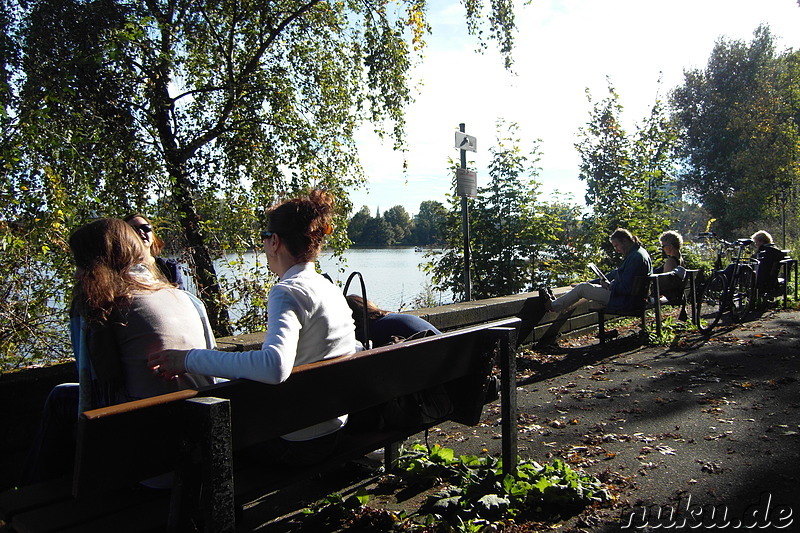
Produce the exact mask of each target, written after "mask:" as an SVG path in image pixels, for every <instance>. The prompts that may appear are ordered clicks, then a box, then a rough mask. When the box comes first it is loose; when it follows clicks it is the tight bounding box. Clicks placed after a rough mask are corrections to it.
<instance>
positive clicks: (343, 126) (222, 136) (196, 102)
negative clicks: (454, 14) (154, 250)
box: [0, 0, 514, 335]
mask: <svg viewBox="0 0 800 533" xmlns="http://www.w3.org/2000/svg"><path fill="white" fill-rule="evenodd" d="M465 5H466V20H467V25H468V28H469V30H470V31H471V32H472V33H473V34H475V35H477V36H479V40H480V39H482V38H481V37H480V36H481V35H482V32H483V30H484V29H487V28H488V39H489V40H495V41H496V42H498V43H499V45H500V50H501V53H502V54H503V56H504V58H505V61H506V64H507V65H510V64H511V47H512V44H513V35H514V16H513V9H512V5H511V3H510V2H509V1H502V2H492V3H491V5H488V6H484V4H483V2H482V1H481V0H470V1H468V2H466V3H465ZM2 8H3V9H2V10H0V24H2V25H3V28H4V30H5V31H4V34H3V38H4V40H3V41H2V42H0V53H2V58H0V59H2V62H1V63H0V64H2V66H3V67H4V68H3V76H4V77H3V79H0V82H5V83H3V91H2V97H3V104H4V105H5V114H4V115H3V120H4V122H3V127H4V130H3V134H4V146H3V150H4V152H5V155H7V157H6V159H5V160H6V161H8V162H10V163H8V164H6V166H5V168H4V169H3V174H2V180H3V188H2V190H3V191H4V195H6V194H7V195H9V196H16V197H20V196H21V197H22V198H18V199H19V201H17V202H11V203H10V206H9V207H8V208H5V209H4V210H3V212H2V214H1V215H2V218H3V219H5V220H18V219H19V220H26V221H40V220H42V218H43V217H44V216H45V214H46V215H47V216H48V217H51V216H54V215H53V214H54V213H59V215H58V217H60V221H59V224H60V225H59V226H57V227H56V226H50V228H51V229H53V231H54V232H55V233H56V234H58V238H59V240H60V241H61V242H63V241H64V237H65V236H66V234H67V233H68V231H69V230H71V229H73V228H74V227H76V226H78V225H80V224H82V223H85V222H86V221H88V220H90V219H91V218H92V217H94V216H97V215H101V214H102V215H107V216H122V215H125V214H127V213H130V212H132V211H141V212H144V213H146V214H148V215H150V216H152V217H154V218H157V219H158V220H159V223H160V224H162V226H161V227H162V228H164V229H165V230H167V231H169V230H175V231H174V232H172V233H170V235H171V237H172V239H173V240H174V241H176V243H175V248H176V249H178V250H181V251H184V256H183V259H184V260H185V261H186V262H187V263H189V265H190V267H191V268H192V273H193V276H194V278H195V280H196V283H197V288H198V292H199V293H200V295H201V297H203V299H204V301H205V303H206V305H207V307H208V309H209V316H210V318H211V322H212V325H213V327H214V329H215V332H216V333H217V334H220V335H224V334H227V333H230V332H231V326H230V323H229V318H228V315H227V304H228V303H229V301H230V298H231V295H230V294H228V292H227V291H226V287H224V286H223V285H221V282H224V280H220V279H219V278H218V276H217V273H216V270H215V267H214V262H213V259H214V258H215V257H217V256H218V255H219V254H220V253H221V252H223V251H226V250H227V249H228V248H229V247H230V246H235V247H237V248H239V249H244V248H246V247H247V246H249V245H252V242H253V237H254V235H255V234H256V230H257V229H258V227H259V225H260V223H262V222H263V216H264V210H265V208H266V207H267V206H269V205H270V204H272V203H274V202H275V201H276V200H277V199H279V198H281V197H283V196H286V195H289V194H292V193H295V192H297V191H300V190H302V189H304V188H306V187H309V186H317V187H324V188H327V189H329V190H331V191H332V192H333V193H334V194H335V195H336V196H337V197H338V198H339V200H340V207H341V213H340V217H341V221H340V222H341V223H340V224H337V226H339V227H344V225H345V224H344V223H343V222H344V217H345V216H346V214H347V213H348V212H349V210H350V207H351V206H350V204H349V200H348V196H347V191H349V190H352V189H353V188H355V187H357V186H358V185H359V184H361V183H362V182H363V181H364V176H363V174H362V172H361V169H360V166H359V164H358V158H357V151H356V145H355V141H354V134H355V131H356V128H357V127H359V125H361V124H363V123H364V122H371V123H372V124H374V127H375V129H376V130H377V131H378V133H379V134H381V135H383V136H389V137H391V138H392V139H394V142H395V145H396V146H397V147H402V146H403V142H404V110H405V107H406V105H407V104H408V103H409V102H410V101H411V99H412V96H411V92H410V90H409V87H410V82H409V72H410V68H411V66H412V65H413V64H414V62H415V61H418V60H420V59H421V57H422V50H423V48H424V45H425V38H426V36H427V34H428V33H429V31H430V28H429V26H428V23H427V21H426V5H425V3H424V2H418V1H416V0H397V1H395V2H388V1H383V0H382V1H380V2H377V3H373V2H366V3H365V2H357V1H346V2H327V1H323V0H306V1H302V0H300V1H298V0H279V1H277V2H267V3H265V2H245V1H238V0H237V1H232V2H217V1H214V0H201V1H197V0H143V1H132V0H38V1H37V2H29V1H27V0H17V1H13V0H11V1H8V2H3V3H2ZM50 240H52V239H50ZM335 241H336V243H337V244H338V246H340V247H341V246H344V245H346V243H347V238H346V235H344V233H343V232H342V233H340V234H339V235H337V236H336V239H335ZM40 244H41V243H39V242H36V243H32V244H31V245H32V246H34V247H36V246H39V245H40ZM60 252H61V253H64V252H65V250H63V248H62V249H60Z"/></svg>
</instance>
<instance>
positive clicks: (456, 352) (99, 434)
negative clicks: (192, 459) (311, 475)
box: [73, 318, 519, 496]
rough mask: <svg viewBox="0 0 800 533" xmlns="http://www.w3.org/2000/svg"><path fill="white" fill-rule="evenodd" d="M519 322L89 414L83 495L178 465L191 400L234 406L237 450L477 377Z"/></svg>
mask: <svg viewBox="0 0 800 533" xmlns="http://www.w3.org/2000/svg"><path fill="white" fill-rule="evenodd" d="M518 322H519V319H517V318H511V319H507V320H502V321H498V322H492V323H488V324H483V325H479V326H473V327H470V328H464V329H460V330H456V331H452V332H447V333H443V334H441V335H435V336H432V337H426V338H422V339H417V340H412V341H407V342H404V343H401V344H396V345H392V346H384V347H380V348H375V349H372V350H367V351H364V352H360V353H356V354H352V355H348V356H343V357H339V358H336V359H330V360H327V361H320V362H317V363H311V364H308V365H303V366H299V367H296V368H295V369H294V370H293V372H292V375H291V376H290V378H289V379H288V380H286V381H285V382H284V383H281V384H280V385H266V384H262V383H257V382H253V381H249V380H234V381H230V382H226V383H221V384H217V385H212V386H210V387H205V388H203V389H200V390H185V391H180V392H177V393H172V394H169V395H163V396H156V397H153V398H148V399H145V400H139V401H136V402H128V403H125V404H120V405H115V406H111V407H106V408H102V409H96V410H93V411H87V412H86V413H83V414H82V415H81V417H80V419H79V422H78V443H77V444H78V447H77V454H76V464H75V473H74V484H73V492H74V493H75V495H76V496H79V495H82V494H86V493H92V492H94V491H98V490H103V489H104V488H108V487H116V486H123V485H126V484H130V483H132V482H136V481H141V480H143V479H147V478H149V477H152V476H154V475H157V474H159V473H162V472H165V471H169V470H170V469H172V468H173V467H174V465H175V464H176V461H177V459H178V457H179V455H180V453H182V452H181V448H180V441H181V439H182V438H184V436H185V435H187V434H191V430H192V427H191V426H192V425H193V424H196V423H197V422H196V421H194V420H192V419H191V417H188V416H186V414H185V413H186V410H185V409H184V407H185V405H186V404H185V400H186V399H188V398H192V397H197V396H206V397H216V398H224V399H228V400H230V408H231V419H232V422H231V425H232V431H233V446H234V448H235V449H239V448H242V447H246V446H248V445H251V444H255V443H258V442H263V441H265V440H267V439H271V438H274V437H278V436H280V435H283V434H285V433H289V432H291V431H295V430H297V429H302V428H304V427H307V426H310V425H313V424H315V423H318V422H321V421H323V420H327V419H330V418H333V417H336V416H339V415H342V414H345V413H349V412H356V411H360V410H362V409H365V408H368V407H371V406H374V405H378V404H380V403H383V402H386V401H388V400H390V399H392V398H395V397H398V396H401V395H405V394H408V393H411V392H415V391H419V390H423V389H426V388H430V387H432V386H435V385H439V384H443V383H448V382H451V381H453V380H456V379H459V378H463V377H465V376H470V375H472V374H474V373H475V372H476V371H480V370H481V368H483V369H484V370H485V365H486V359H487V357H490V356H491V354H493V353H494V346H495V345H496V336H495V335H494V334H493V333H492V329H491V328H493V327H497V326H509V325H510V326H516V325H517V324H518Z"/></svg>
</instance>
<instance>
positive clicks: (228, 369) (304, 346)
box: [150, 189, 359, 464]
mask: <svg viewBox="0 0 800 533" xmlns="http://www.w3.org/2000/svg"><path fill="white" fill-rule="evenodd" d="M333 215H334V200H333V197H332V196H331V195H330V194H329V193H327V192H325V191H322V190H319V189H313V190H311V191H310V192H309V193H308V194H307V195H304V196H301V197H297V198H292V199H290V200H286V201H284V202H281V203H279V204H278V205H276V206H274V207H272V208H271V209H270V210H269V211H268V213H267V217H268V223H267V229H266V230H264V231H262V232H261V241H262V244H263V246H264V251H265V252H266V255H267V261H268V263H269V268H270V270H271V271H272V272H273V273H275V274H276V275H277V276H278V277H279V278H280V280H279V281H278V283H276V284H275V285H273V287H272V288H271V289H270V292H269V296H268V299H267V333H266V337H265V338H264V343H263V345H262V347H261V349H260V350H252V351H248V352H219V351H214V350H188V351H186V350H166V351H164V352H162V353H161V354H155V355H153V356H152V357H151V358H150V366H151V367H152V368H153V369H154V371H155V372H160V373H162V374H164V376H166V377H167V378H170V377H173V376H181V375H183V373H184V372H187V371H190V372H197V373H201V374H209V375H214V376H219V377H226V378H247V379H252V380H255V381H261V382H263V383H271V384H276V383H281V382H282V381H285V380H286V379H287V378H288V377H289V375H290V374H291V372H292V368H294V367H295V366H298V365H302V364H306V363H312V362H315V361H320V360H323V359H329V358H332V357H337V356H340V355H345V354H349V353H353V352H354V351H356V349H357V347H358V346H359V345H358V344H357V342H356V338H355V325H354V323H353V318H352V315H351V313H350V308H349V307H348V306H347V302H346V301H345V299H344V296H343V295H342V293H341V291H340V290H339V288H338V287H336V285H334V284H333V283H331V282H330V281H329V280H327V279H326V278H325V277H324V276H322V275H320V274H318V273H317V271H316V269H315V264H314V261H315V260H316V258H317V256H318V255H319V253H320V252H321V250H322V246H323V244H324V242H325V238H326V236H328V235H330V234H331V233H332V232H333V224H332V221H333ZM264 420H265V423H268V422H269V413H265V414H264ZM346 422H347V415H344V416H341V417H338V418H334V419H332V420H327V421H325V422H322V423H320V424H316V425H314V426H311V427H308V428H304V429H302V430H299V431H295V432H293V433H291V434H288V435H284V436H283V438H281V439H277V442H276V443H275V446H274V447H273V448H271V450H270V451H265V452H264V456H265V457H268V456H269V457H271V458H273V459H274V460H276V461H278V462H282V463H292V464H302V463H309V462H314V461H315V460H318V459H321V458H322V457H324V456H325V455H327V454H328V453H330V452H331V451H332V449H333V447H334V446H335V443H336V441H337V439H338V437H339V429H341V428H342V427H343V426H344V424H345V423H346Z"/></svg>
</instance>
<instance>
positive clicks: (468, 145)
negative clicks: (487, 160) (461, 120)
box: [456, 131, 478, 152]
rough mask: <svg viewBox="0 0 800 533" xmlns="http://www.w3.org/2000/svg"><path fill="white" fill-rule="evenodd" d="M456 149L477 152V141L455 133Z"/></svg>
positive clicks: (469, 136)
mask: <svg viewBox="0 0 800 533" xmlns="http://www.w3.org/2000/svg"><path fill="white" fill-rule="evenodd" d="M456 148H458V149H459V150H469V151H470V152H477V151H478V139H476V138H475V137H473V136H472V135H467V134H466V133H463V132H460V131H457V132H456Z"/></svg>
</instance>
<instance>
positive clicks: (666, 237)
mask: <svg viewBox="0 0 800 533" xmlns="http://www.w3.org/2000/svg"><path fill="white" fill-rule="evenodd" d="M658 240H659V242H660V243H661V250H662V252H663V253H664V256H665V258H664V264H663V265H661V266H659V267H656V268H654V269H653V273H654V274H661V273H664V272H671V273H672V274H673V275H671V276H664V277H663V278H661V279H659V281H658V286H659V288H660V289H661V295H662V296H664V297H665V298H666V299H667V300H669V301H670V302H678V303H680V301H681V298H682V297H683V282H684V280H685V279H686V269H685V268H684V261H683V256H682V255H681V246H682V245H683V237H681V234H680V233H678V232H677V231H671V230H670V231H665V232H664V233H662V234H661V235H659V237H658Z"/></svg>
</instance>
